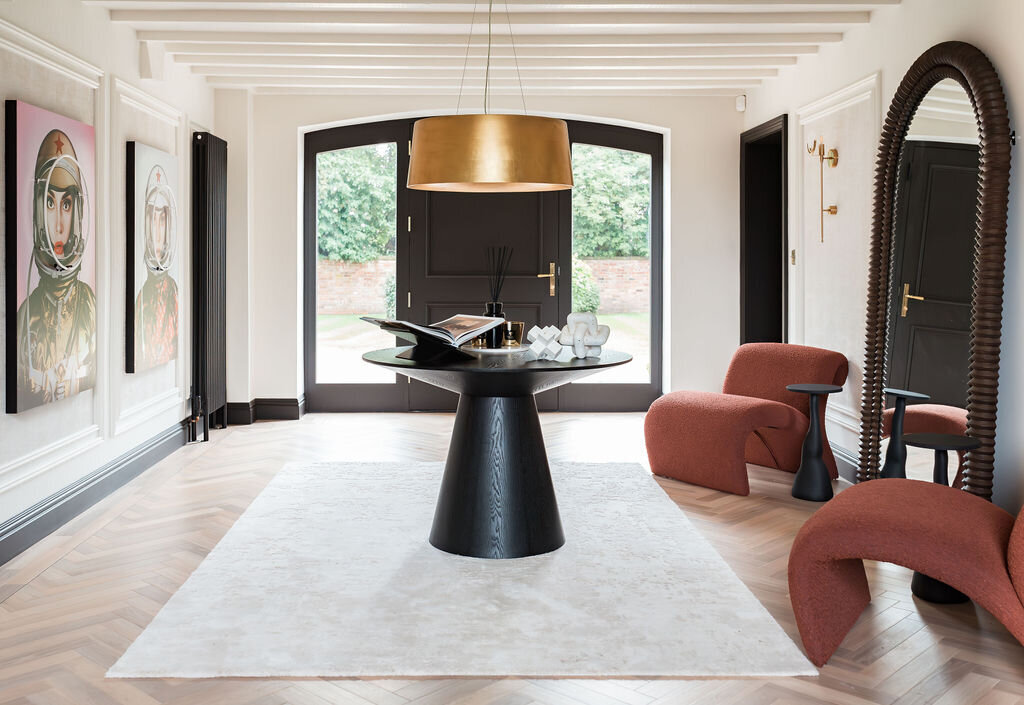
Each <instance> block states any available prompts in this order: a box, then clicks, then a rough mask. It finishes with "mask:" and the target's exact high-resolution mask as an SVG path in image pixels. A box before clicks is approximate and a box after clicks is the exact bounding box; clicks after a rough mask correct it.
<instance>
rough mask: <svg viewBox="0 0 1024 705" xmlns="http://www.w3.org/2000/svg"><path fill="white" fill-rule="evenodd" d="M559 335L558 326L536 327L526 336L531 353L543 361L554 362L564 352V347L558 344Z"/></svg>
mask: <svg viewBox="0 0 1024 705" xmlns="http://www.w3.org/2000/svg"><path fill="white" fill-rule="evenodd" d="M559 333H560V331H559V330H558V328H557V327H556V326H547V327H546V328H541V327H539V326H534V327H533V328H531V329H530V332H528V333H527V334H526V339H527V340H528V341H530V352H532V353H533V354H534V355H536V356H537V357H538V358H539V359H541V360H554V359H555V358H556V357H558V354H559V353H560V352H562V346H561V345H560V344H559V342H558V336H559Z"/></svg>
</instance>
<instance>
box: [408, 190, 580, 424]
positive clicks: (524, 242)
mask: <svg viewBox="0 0 1024 705" xmlns="http://www.w3.org/2000/svg"><path fill="white" fill-rule="evenodd" d="M408 198H409V200H410V203H411V210H410V213H411V220H410V221H409V222H408V223H407V225H406V227H407V228H408V229H409V231H410V234H409V242H410V257H409V262H410V273H409V289H408V291H405V292H400V294H401V296H400V298H404V299H405V301H403V302H402V303H405V304H407V305H408V307H409V308H408V311H409V312H408V320H410V321H413V322H414V323H434V322H436V321H440V320H443V319H445V318H448V317H449V316H453V315H455V314H457V313H472V314H482V313H483V309H484V304H485V302H487V301H488V300H489V298H490V296H489V293H488V288H487V247H488V246H495V247H501V246H510V247H512V248H513V251H512V261H511V264H510V267H509V272H508V275H507V276H506V279H505V284H504V287H503V288H502V292H501V300H502V302H503V303H504V312H505V317H506V318H507V319H508V320H513V321H523V323H524V324H525V330H529V329H530V328H531V327H532V326H534V325H536V324H541V325H546V324H548V323H551V322H553V321H557V320H560V318H559V311H558V295H557V294H558V291H559V288H560V278H559V277H558V276H557V274H558V268H559V257H558V254H559V252H558V248H559V237H560V232H559V229H560V219H559V194H558V193H438V192H426V191H411V190H410V191H408ZM552 263H554V266H555V272H556V277H555V281H554V289H553V290H552V286H551V280H550V279H548V278H541V277H538V276H537V275H538V274H542V273H546V272H549V271H550V268H551V265H552ZM457 401H458V396H457V395H456V394H453V393H452V392H447V391H445V390H443V389H438V388H437V387H434V386H431V385H428V384H424V383H422V382H418V381H416V380H412V381H411V383H410V385H409V409H410V410H416V411H428V410H429V411H435V410H452V409H455V406H456V403H457ZM537 406H538V407H539V408H540V409H542V410H553V409H555V408H556V406H557V395H556V393H555V392H554V391H550V392H545V393H542V394H540V395H538V397H537Z"/></svg>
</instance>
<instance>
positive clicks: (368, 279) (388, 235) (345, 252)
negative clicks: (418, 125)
mask: <svg viewBox="0 0 1024 705" xmlns="http://www.w3.org/2000/svg"><path fill="white" fill-rule="evenodd" d="M397 184H398V149H397V145H396V144H395V143H394V142H388V143H383V144H370V145H364V146H360V147H349V148H347V149H338V150H335V151H333V152H320V153H319V154H317V155H316V235H317V270H316V277H317V300H316V312H317V316H316V321H317V323H316V346H317V347H316V381H317V382H318V383H328V384H330V383H335V384H337V383H352V382H359V383H392V384H393V383H395V382H396V377H395V375H394V374H393V373H391V372H388V371H387V370H385V369H382V368H380V367H378V366H376V365H370V364H368V363H366V362H363V360H362V355H363V353H365V352H367V351H369V350H376V349H378V348H389V347H393V346H394V345H395V338H394V336H391V335H387V334H386V333H384V332H383V331H381V330H380V329H379V328H376V327H375V326H372V325H370V324H369V323H366V322H365V321H360V320H359V317H360V316H388V317H391V318H393V317H394V316H395V243H396V240H397V232H396V228H395V214H396V210H397Z"/></svg>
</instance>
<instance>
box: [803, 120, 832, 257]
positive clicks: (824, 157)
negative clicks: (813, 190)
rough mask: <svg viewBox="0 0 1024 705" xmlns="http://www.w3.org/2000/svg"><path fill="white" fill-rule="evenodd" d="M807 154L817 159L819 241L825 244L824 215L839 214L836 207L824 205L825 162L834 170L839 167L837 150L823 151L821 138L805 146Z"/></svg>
mask: <svg viewBox="0 0 1024 705" xmlns="http://www.w3.org/2000/svg"><path fill="white" fill-rule="evenodd" d="M807 153H808V154H810V155H811V156H817V157H818V186H819V201H820V202H819V206H820V207H821V241H822V242H825V214H826V213H828V214H829V215H837V214H838V213H839V207H838V206H836V205H831V206H826V205H825V162H828V165H829V167H831V168H833V169H835V168H836V167H837V166H838V165H839V150H837V149H834V148H833V149H829V150H826V149H825V138H824V137H822V138H821V139H820V140H814V142H813V143H811V144H809V145H807Z"/></svg>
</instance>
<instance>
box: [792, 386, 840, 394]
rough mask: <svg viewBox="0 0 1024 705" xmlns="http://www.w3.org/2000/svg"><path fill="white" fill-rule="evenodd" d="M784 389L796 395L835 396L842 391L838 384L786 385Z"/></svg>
mask: <svg viewBox="0 0 1024 705" xmlns="http://www.w3.org/2000/svg"><path fill="white" fill-rule="evenodd" d="M786 389H788V390H789V391H791V392H796V393H797V394H835V393H836V392H841V391H843V388H842V387H841V386H839V385H838V384H787V385H786Z"/></svg>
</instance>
